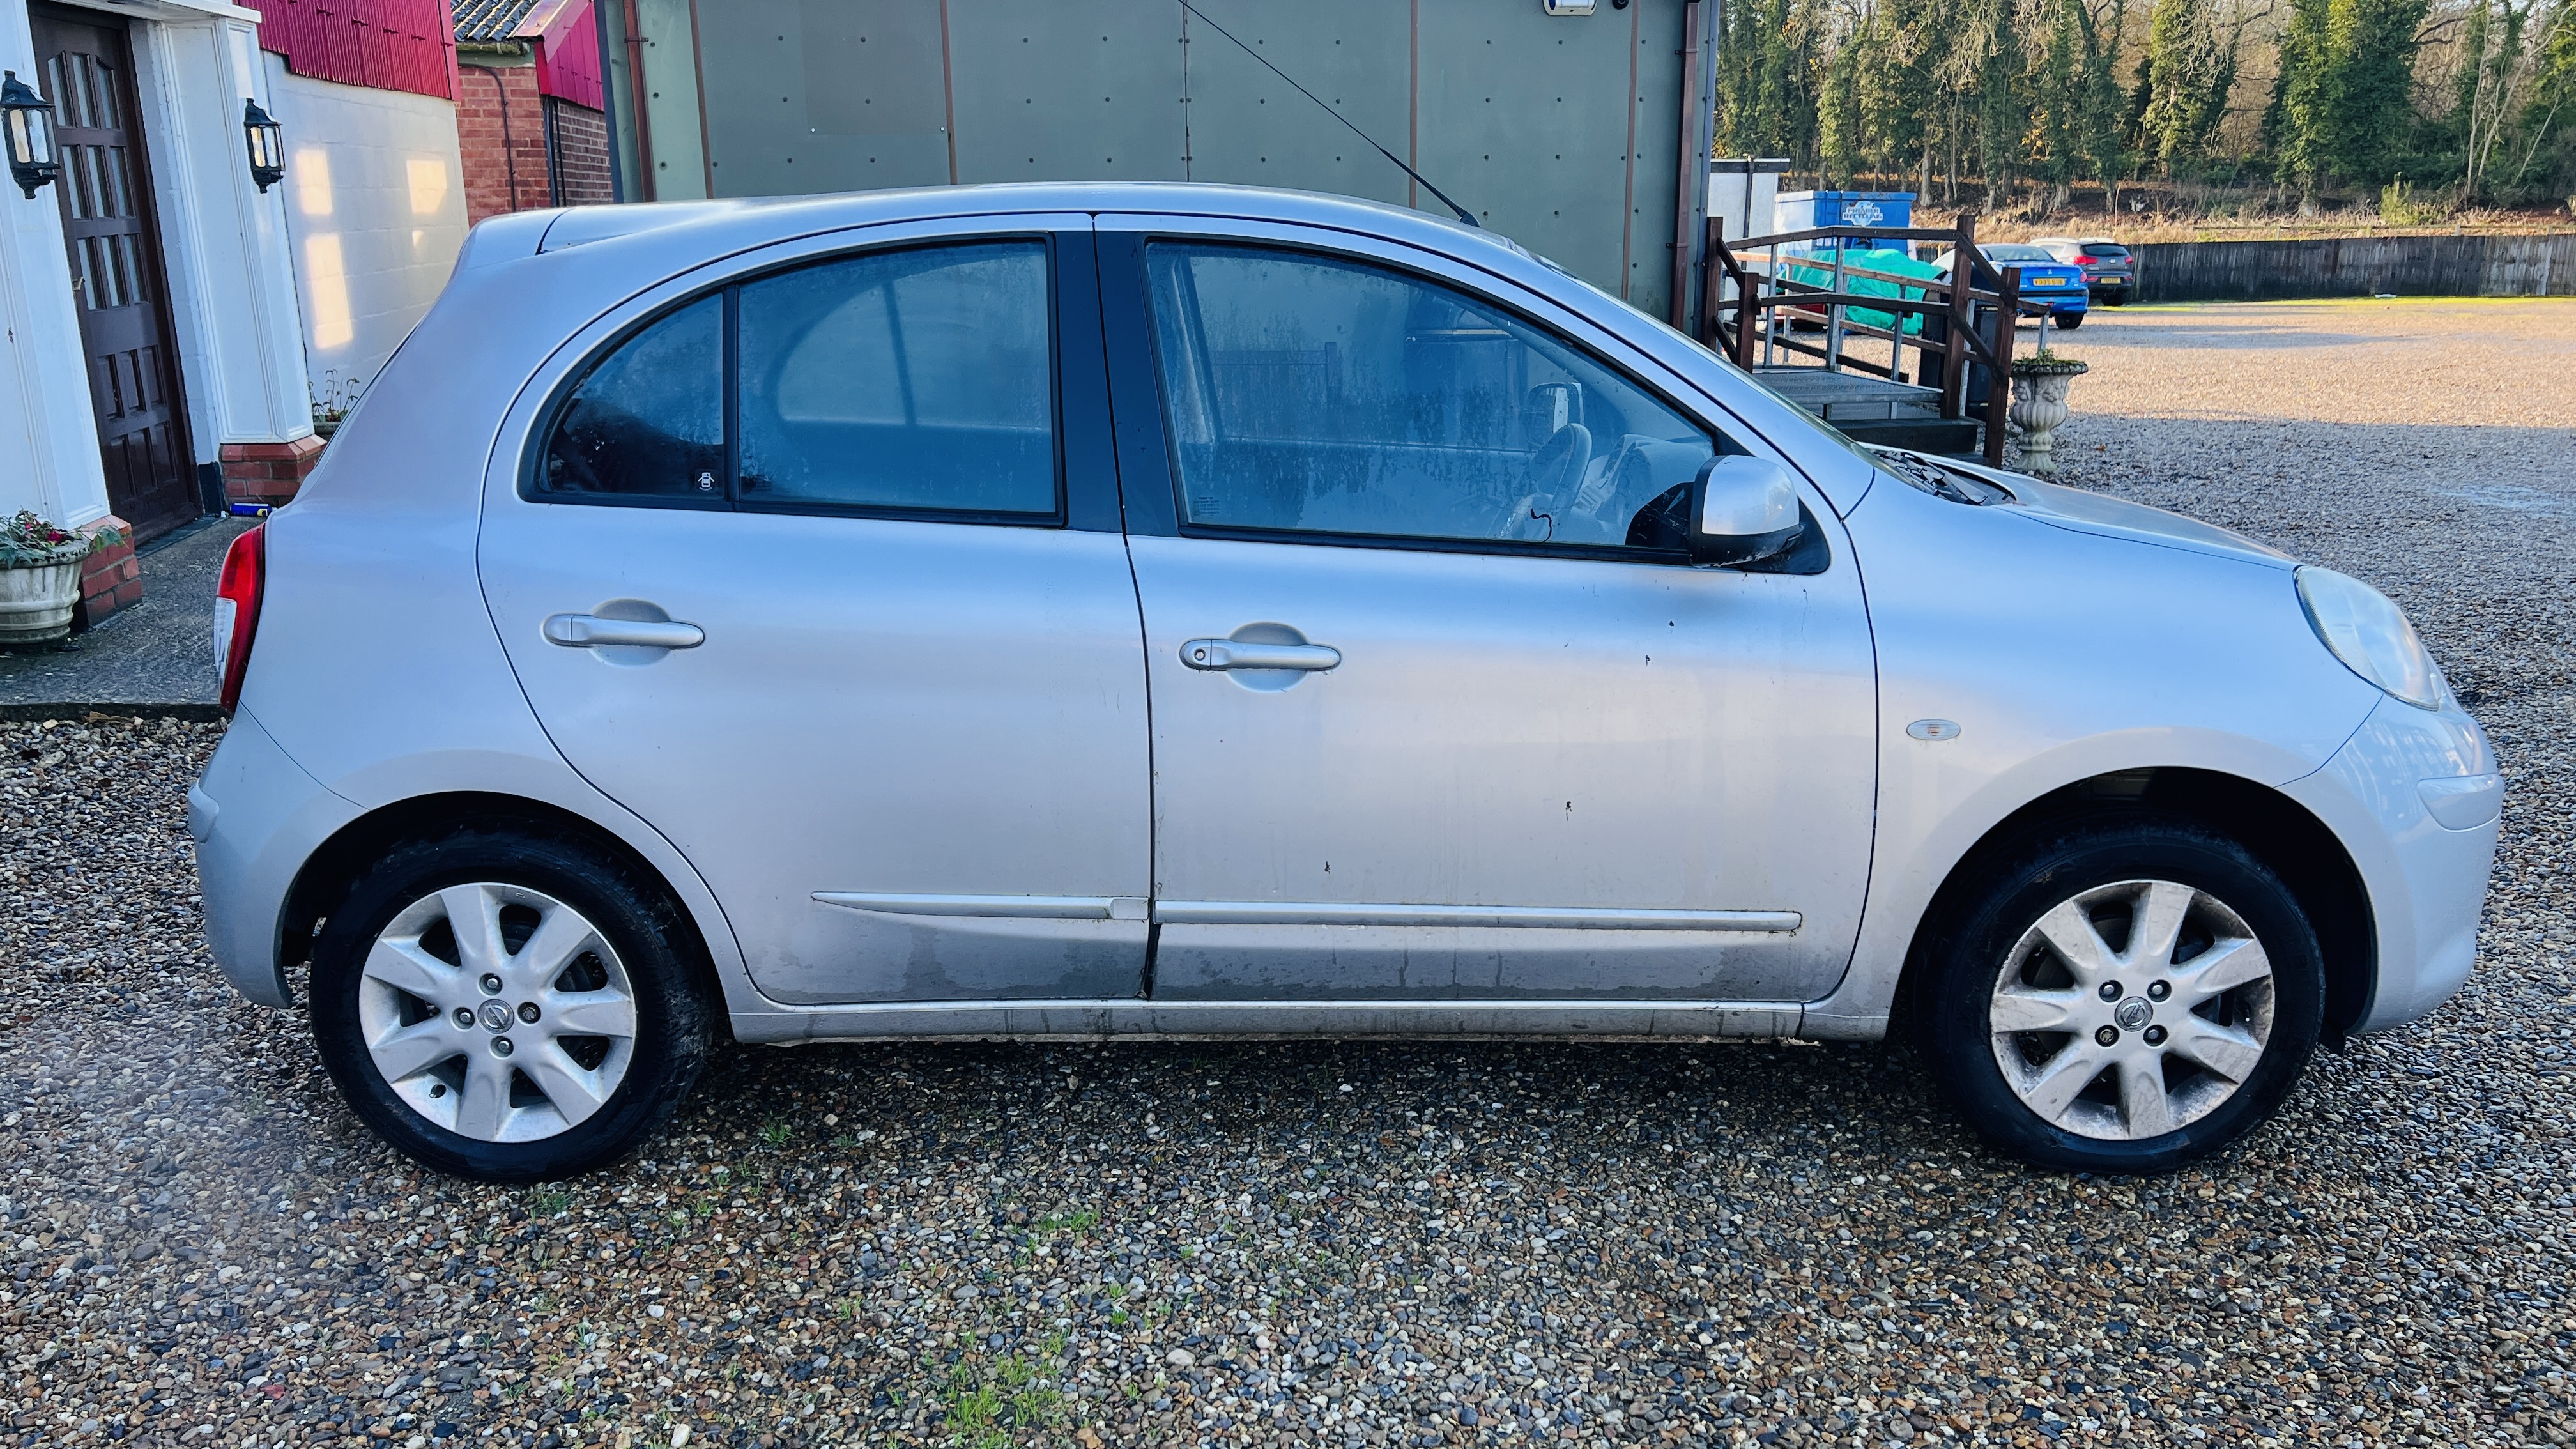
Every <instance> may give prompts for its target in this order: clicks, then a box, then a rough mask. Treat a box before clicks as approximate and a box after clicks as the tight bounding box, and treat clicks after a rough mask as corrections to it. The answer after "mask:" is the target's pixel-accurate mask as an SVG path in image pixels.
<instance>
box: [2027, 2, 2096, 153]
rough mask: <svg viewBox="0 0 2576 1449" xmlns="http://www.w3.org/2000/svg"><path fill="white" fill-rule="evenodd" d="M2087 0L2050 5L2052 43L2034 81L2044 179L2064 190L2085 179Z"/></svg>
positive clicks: (2045, 47)
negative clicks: (2081, 45) (2083, 40)
mask: <svg viewBox="0 0 2576 1449" xmlns="http://www.w3.org/2000/svg"><path fill="white" fill-rule="evenodd" d="M2083 11H2084V0H2046V20H2045V22H2044V30H2045V34H2046V37H2047V38H2046V39H2045V40H2044V41H2043V42H2042V50H2041V55H2040V61H2039V65H2038V67H2037V69H2036V71H2035V72H2034V74H2033V75H2032V77H2031V89H2032V92H2033V95H2032V112H2033V115H2032V121H2033V130H2034V131H2035V133H2036V137H2035V139H2036V141H2037V144H2038V152H2039V174H2040V175H2042V176H2044V177H2046V178H2048V180H2049V181H2050V182H2052V183H2054V184H2055V185H2057V186H2059V187H2061V188H2063V187H2065V186H2066V185H2067V184H2068V183H2070V182H2072V181H2074V180H2075V179H2076V178H2077V177H2079V176H2082V175H2083V174H2085V171H2086V166H2085V160H2084V142H2083V136H2084V90H2083V82H2082V71H2081V66H2080V64H2079V62H2078V60H2077V54H2076V47H2077V44H2078V40H2077V37H2078V35H2079V33H2080V31H2081V29H2082V22H2081V18H2080V17H2081V16H2082V15H2083Z"/></svg>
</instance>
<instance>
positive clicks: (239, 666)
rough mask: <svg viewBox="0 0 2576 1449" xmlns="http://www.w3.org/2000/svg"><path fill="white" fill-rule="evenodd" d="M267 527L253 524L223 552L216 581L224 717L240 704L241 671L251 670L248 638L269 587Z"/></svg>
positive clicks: (255, 628)
mask: <svg viewBox="0 0 2576 1449" xmlns="http://www.w3.org/2000/svg"><path fill="white" fill-rule="evenodd" d="M267 534H268V525H267V524H264V523H262V524H256V525H253V526H252V528H251V529H250V531H249V532H247V533H244V534H243V535H242V536H241V537H239V538H236V539H234V540H233V546H232V547H231V548H228V549H226V550H224V571H223V573H222V575H221V576H220V577H219V578H218V579H217V580H216V582H215V673H216V674H217V675H219V676H221V677H222V679H223V685H222V689H221V691H220V693H219V694H218V695H217V699H218V701H219V702H220V703H221V704H222V706H223V711H224V713H226V714H231V713H232V712H233V710H234V708H235V707H236V706H238V705H239V704H240V703H241V688H242V672H243V671H244V670H246V669H248V668H249V667H250V641H251V636H252V635H254V634H257V633H258V632H259V600H260V595H261V594H262V593H264V592H265V591H266V589H267V585H268V537H267Z"/></svg>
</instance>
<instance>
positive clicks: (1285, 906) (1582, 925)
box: [1154, 901, 1806, 932]
mask: <svg viewBox="0 0 2576 1449" xmlns="http://www.w3.org/2000/svg"><path fill="white" fill-rule="evenodd" d="M1154 919H1155V920H1156V921H1159V922H1161V923H1162V924H1164V925H1166V926H1502V927H1522V928H1533V929H1543V930H1559V931H1770V932H1787V931H1795V930H1797V929H1798V928H1799V927H1800V926H1801V925H1804V924H1805V923H1806V918H1805V917H1804V916H1802V915H1800V914H1799V913H1798V912H1796V911H1658V910H1595V909H1589V908H1584V907H1571V906H1569V907H1557V906H1400V905H1369V904H1357V905H1330V904H1308V903H1304V902H1296V901H1156V902H1155V903H1154Z"/></svg>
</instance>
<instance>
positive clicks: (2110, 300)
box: [2102, 291, 2129, 307]
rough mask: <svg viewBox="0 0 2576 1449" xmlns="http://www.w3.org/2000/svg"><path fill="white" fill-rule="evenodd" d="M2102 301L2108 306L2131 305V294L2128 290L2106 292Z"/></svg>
mask: <svg viewBox="0 0 2576 1449" xmlns="http://www.w3.org/2000/svg"><path fill="white" fill-rule="evenodd" d="M2102 301H2103V303H2104V305H2106V306H2112V307H2125V306H2127V305H2129V294H2128V293H2127V292H2126V291H2117V292H2105V293H2103V294H2102Z"/></svg>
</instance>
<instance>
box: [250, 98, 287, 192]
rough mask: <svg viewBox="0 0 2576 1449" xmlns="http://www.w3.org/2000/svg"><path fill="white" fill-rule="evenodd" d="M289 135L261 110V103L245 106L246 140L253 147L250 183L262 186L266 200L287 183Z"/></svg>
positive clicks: (260, 188)
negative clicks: (275, 188)
mask: <svg viewBox="0 0 2576 1449" xmlns="http://www.w3.org/2000/svg"><path fill="white" fill-rule="evenodd" d="M285 131H286V128H285V127H283V126H280V125H279V124H277V122H276V120H275V119H274V118H272V117H271V116H270V115H269V114H268V112H266V111H263V110H261V109H260V108H259V102H257V101H244V102H242V138H243V140H244V141H246V142H247V143H248V144H249V146H250V179H251V180H253V181H256V182H258V183H259V191H260V194H261V195H262V196H265V195H267V194H268V188H270V187H272V186H275V185H276V184H277V183H279V182H281V181H284V180H285V179H286V140H285Z"/></svg>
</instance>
